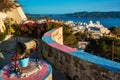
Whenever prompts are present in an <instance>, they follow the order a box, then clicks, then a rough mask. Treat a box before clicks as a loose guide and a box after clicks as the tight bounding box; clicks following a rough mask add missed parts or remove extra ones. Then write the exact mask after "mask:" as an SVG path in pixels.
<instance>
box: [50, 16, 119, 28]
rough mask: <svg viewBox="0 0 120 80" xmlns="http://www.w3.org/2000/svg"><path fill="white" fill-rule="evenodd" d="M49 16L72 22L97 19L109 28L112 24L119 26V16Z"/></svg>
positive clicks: (86, 21)
mask: <svg viewBox="0 0 120 80" xmlns="http://www.w3.org/2000/svg"><path fill="white" fill-rule="evenodd" d="M50 17H51V18H53V19H55V20H64V21H68V20H71V21H74V22H85V23H89V21H90V20H91V21H93V23H96V21H99V22H100V23H101V24H102V25H103V26H104V27H107V28H110V27H113V26H118V27H120V18H78V17H70V16H59V15H57V16H50Z"/></svg>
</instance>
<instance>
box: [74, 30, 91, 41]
mask: <svg viewBox="0 0 120 80" xmlns="http://www.w3.org/2000/svg"><path fill="white" fill-rule="evenodd" d="M75 36H76V38H77V40H78V41H87V40H88V36H89V34H88V33H87V32H86V31H84V32H78V33H76V34H75Z"/></svg>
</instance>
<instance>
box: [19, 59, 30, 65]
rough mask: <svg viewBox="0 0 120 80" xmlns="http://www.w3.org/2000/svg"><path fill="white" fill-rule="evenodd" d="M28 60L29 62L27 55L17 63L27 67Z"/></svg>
mask: <svg viewBox="0 0 120 80" xmlns="http://www.w3.org/2000/svg"><path fill="white" fill-rule="evenodd" d="M28 62H29V57H27V58H24V59H20V60H19V63H20V65H21V66H22V67H27V66H28Z"/></svg>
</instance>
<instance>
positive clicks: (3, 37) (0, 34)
mask: <svg viewBox="0 0 120 80" xmlns="http://www.w3.org/2000/svg"><path fill="white" fill-rule="evenodd" d="M5 37H6V33H3V32H1V33H0V41H2V40H4V39H5Z"/></svg>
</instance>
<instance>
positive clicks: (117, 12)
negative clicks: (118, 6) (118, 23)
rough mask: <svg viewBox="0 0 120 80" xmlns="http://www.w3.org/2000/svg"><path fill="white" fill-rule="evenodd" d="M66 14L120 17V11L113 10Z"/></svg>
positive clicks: (70, 14) (82, 16) (89, 16)
mask: <svg viewBox="0 0 120 80" xmlns="http://www.w3.org/2000/svg"><path fill="white" fill-rule="evenodd" d="M64 16H73V17H79V18H120V11H111V12H75V13H68V14H64Z"/></svg>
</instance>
